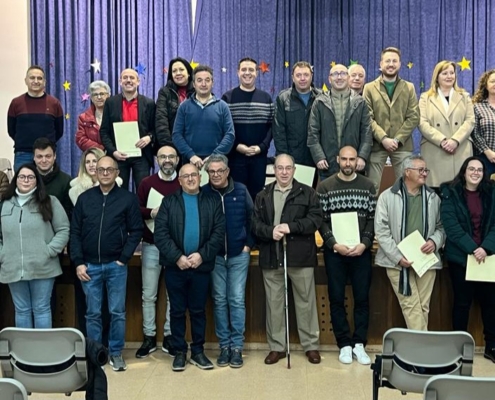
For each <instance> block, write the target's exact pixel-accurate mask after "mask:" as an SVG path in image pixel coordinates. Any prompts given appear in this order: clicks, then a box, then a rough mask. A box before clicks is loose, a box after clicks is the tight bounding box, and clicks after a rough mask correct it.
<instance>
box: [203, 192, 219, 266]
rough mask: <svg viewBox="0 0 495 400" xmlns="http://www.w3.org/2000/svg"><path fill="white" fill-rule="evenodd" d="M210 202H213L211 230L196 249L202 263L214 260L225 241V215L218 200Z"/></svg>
mask: <svg viewBox="0 0 495 400" xmlns="http://www.w3.org/2000/svg"><path fill="white" fill-rule="evenodd" d="M211 201H214V209H213V215H212V217H211V218H213V226H212V230H211V232H209V234H210V235H209V237H208V238H207V239H206V241H205V242H204V243H203V245H202V246H201V247H200V248H199V249H198V253H199V254H200V256H201V258H202V259H203V262H205V261H212V260H214V259H215V257H216V255H217V254H218V252H219V251H220V249H221V248H222V246H223V244H224V240H225V215H224V214H223V211H222V203H220V200H213V199H212V200H211ZM205 208H206V207H205ZM200 229H201V228H200Z"/></svg>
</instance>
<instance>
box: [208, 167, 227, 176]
mask: <svg viewBox="0 0 495 400" xmlns="http://www.w3.org/2000/svg"><path fill="white" fill-rule="evenodd" d="M225 171H227V168H225V169H219V170H218V171H214V170H212V169H209V170H208V175H210V176H215V175H218V176H221V175H223V174H224V173H225Z"/></svg>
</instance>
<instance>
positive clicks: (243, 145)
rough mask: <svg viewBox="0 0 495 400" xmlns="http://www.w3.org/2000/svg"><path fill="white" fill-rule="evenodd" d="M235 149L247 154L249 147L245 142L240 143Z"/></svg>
mask: <svg viewBox="0 0 495 400" xmlns="http://www.w3.org/2000/svg"><path fill="white" fill-rule="evenodd" d="M235 149H236V150H237V151H238V152H239V153H241V154H247V152H248V150H249V147H247V146H246V145H245V144H242V143H239V144H238V145H237V147H236V148H235Z"/></svg>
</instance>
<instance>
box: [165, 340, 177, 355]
mask: <svg viewBox="0 0 495 400" xmlns="http://www.w3.org/2000/svg"><path fill="white" fill-rule="evenodd" d="M171 340H172V335H167V336H165V337H164V338H163V343H162V351H163V352H164V353H167V354H168V355H169V356H170V357H175V354H176V351H174V349H173V348H172V343H171Z"/></svg>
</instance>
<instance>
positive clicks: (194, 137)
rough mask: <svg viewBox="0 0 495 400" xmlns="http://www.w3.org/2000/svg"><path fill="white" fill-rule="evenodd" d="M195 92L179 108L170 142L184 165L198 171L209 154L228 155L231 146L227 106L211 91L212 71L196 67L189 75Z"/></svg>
mask: <svg viewBox="0 0 495 400" xmlns="http://www.w3.org/2000/svg"><path fill="white" fill-rule="evenodd" d="M193 84H194V89H195V91H196V92H195V93H194V94H192V95H191V97H189V98H188V99H187V100H185V101H184V102H183V103H181V105H180V106H179V109H178V110H177V117H176V118H175V123H174V130H173V133H172V141H173V142H174V145H175V147H177V150H179V153H180V155H181V156H182V158H183V161H184V162H186V163H187V162H189V163H191V164H193V165H195V166H196V167H197V168H199V169H201V168H202V167H203V164H204V163H205V161H206V159H207V158H208V157H209V156H210V155H211V154H228V153H229V152H230V150H231V149H232V145H233V144H234V139H235V134H234V123H233V122H232V116H231V115H230V110H229V106H228V105H227V104H226V103H225V101H223V100H220V99H219V98H217V97H216V96H215V95H214V94H213V93H212V92H211V90H212V88H213V70H212V69H211V68H210V67H208V66H207V65H198V66H197V67H196V68H195V69H194V72H193Z"/></svg>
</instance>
